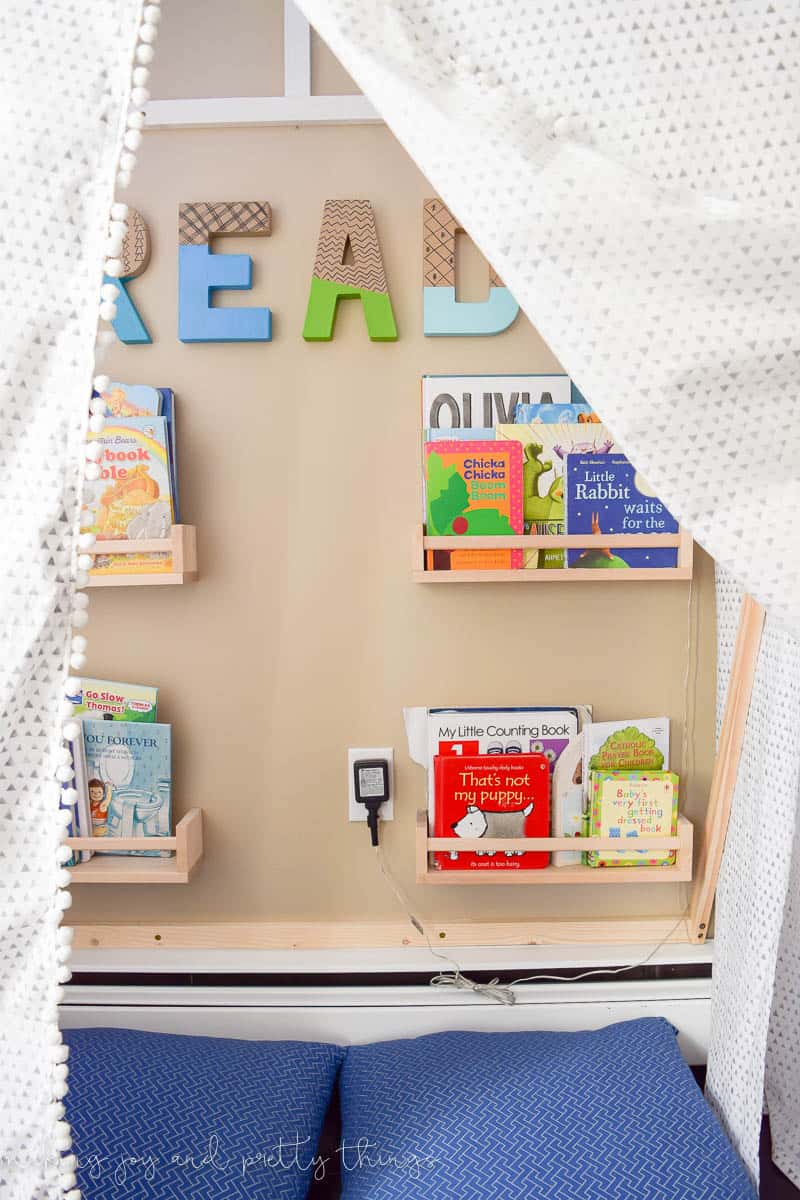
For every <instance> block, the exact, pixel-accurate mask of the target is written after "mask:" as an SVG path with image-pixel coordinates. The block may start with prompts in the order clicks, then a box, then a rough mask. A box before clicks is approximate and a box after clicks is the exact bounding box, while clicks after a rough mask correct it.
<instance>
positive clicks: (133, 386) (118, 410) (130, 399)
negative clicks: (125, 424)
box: [100, 380, 161, 420]
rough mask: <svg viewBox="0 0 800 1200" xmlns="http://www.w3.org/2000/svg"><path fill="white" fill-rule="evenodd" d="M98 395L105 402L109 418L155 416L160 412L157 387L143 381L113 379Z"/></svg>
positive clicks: (159, 398)
mask: <svg viewBox="0 0 800 1200" xmlns="http://www.w3.org/2000/svg"><path fill="white" fill-rule="evenodd" d="M100 395H101V396H102V397H103V399H104V400H105V402H106V407H107V409H108V416H109V418H114V419H115V420H119V419H125V418H127V417H155V416H157V415H158V414H159V413H160V412H161V397H160V396H159V394H158V388H154V387H150V386H149V385H148V384H145V383H119V382H118V381H116V380H115V381H114V382H112V383H110V384H109V385H108V387H107V388H106V390H105V391H104V392H101V393H100Z"/></svg>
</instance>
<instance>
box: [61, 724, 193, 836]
mask: <svg viewBox="0 0 800 1200" xmlns="http://www.w3.org/2000/svg"><path fill="white" fill-rule="evenodd" d="M83 742H84V749H85V753H86V769H87V775H88V794H89V807H90V809H91V820H92V835H93V836H94V837H96V838H97V839H98V841H99V840H100V839H104V841H103V843H102V849H101V848H100V846H98V850H97V851H96V853H102V854H133V855H141V856H150V857H153V856H157V855H163V856H165V857H166V856H169V855H170V854H171V851H160V850H158V849H156V848H154V849H153V850H113V849H111V848H110V847H111V846H113V841H114V838H115V837H127V838H130V837H152V838H153V839H154V840H157V839H158V838H159V837H169V833H170V828H171V824H172V755H171V742H172V727H171V726H170V725H160V724H141V723H140V722H137V721H94V720H89V721H84V722H83Z"/></svg>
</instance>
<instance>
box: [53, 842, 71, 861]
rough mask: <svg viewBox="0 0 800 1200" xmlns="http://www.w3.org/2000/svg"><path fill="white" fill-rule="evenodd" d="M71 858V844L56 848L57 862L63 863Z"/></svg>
mask: <svg viewBox="0 0 800 1200" xmlns="http://www.w3.org/2000/svg"><path fill="white" fill-rule="evenodd" d="M71 858H72V851H71V850H70V848H69V846H59V847H58V849H57V850H56V862H57V863H61V864H63V863H66V862H69V860H70V859H71Z"/></svg>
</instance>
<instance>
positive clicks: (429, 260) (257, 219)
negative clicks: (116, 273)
mask: <svg viewBox="0 0 800 1200" xmlns="http://www.w3.org/2000/svg"><path fill="white" fill-rule="evenodd" d="M460 229H461V226H460V225H459V223H458V221H457V220H456V219H455V218H454V217H453V215H452V214H451V213H450V211H449V210H448V209H447V208H446V206H445V205H444V204H442V202H441V200H426V201H425V202H424V205H423V231H422V268H423V272H422V273H423V289H422V291H423V331H424V333H425V336H426V337H465V336H466V337H485V336H487V335H493V334H497V333H502V332H503V330H505V329H508V327H509V326H510V325H511V324H512V323H513V321H514V320H515V318H516V316H517V313H518V312H519V305H518V304H517V302H516V301H515V300H514V297H513V296H512V295H511V293H510V292H509V290H508V288H507V287H505V286H504V284H503V282H502V280H501V279H500V278H499V277H498V275H497V273H496V272H495V271H494V270H493V269H492V268H489V297H488V299H487V300H485V301H461V300H458V299H457V298H456V255H455V251H456V234H457V233H458V232H459V231H460ZM254 235H257V236H260V237H265V238H266V237H271V236H272V209H271V207H270V205H269V203H268V202H267V201H266V200H227V201H207V200H201V201H193V202H191V203H184V204H180V205H179V206H178V338H179V339H180V341H182V342H269V341H271V340H272V310H271V309H270V308H266V307H252V308H239V307H237V308H224V307H217V306H215V305H214V304H213V298H214V293H215V292H224V291H249V290H250V289H251V288H252V286H253V259H252V257H251V256H250V255H249V254H232V253H218V252H217V251H216V250H212V248H211V241H212V239H213V238H221V237H225V238H233V237H237V236H238V237H245V236H248V237H252V236H254ZM149 256H150V235H149V231H148V229H147V223H146V221H145V219H144V217H143V216H142V215H141V213H139V212H137V211H136V210H135V209H130V210H129V214H128V235H127V236H126V239H125V249H124V250H123V256H122V257H123V266H124V270H123V273H122V275H121V276H120V278H119V279H117V280H114V281H113V282H115V283H116V284H117V286H118V287H119V297H118V299H117V316H116V317H115V319H114V321H113V322H112V325H113V328H114V330H115V332H116V334H117V336H118V337H119V339H120V341H122V342H125V343H126V344H127V345H143V344H146V343H148V342H150V341H152V338H151V337H150V334H149V332H148V330H147V327H146V325H145V323H144V321H143V320H142V317H141V316H140V314H139V312H138V310H137V308H136V304H135V302H134V300H133V298H132V296H131V294H130V291H129V288H128V286H127V285H129V284H130V283H131V281H132V280H133V279H135V278H136V277H137V276H139V275H141V274H142V272H143V271H144V270H145V268H146V267H147V263H148V260H149ZM344 299H356V300H360V302H361V307H362V309H363V313H364V324H365V328H366V333H367V335H368V337H369V338H370V340H371V341H373V342H394V341H396V340H397V325H396V323H395V319H394V311H393V309H392V301H391V297H390V295H389V285H388V282H387V279H386V271H385V268H384V264H383V255H382V254H381V247H380V241H379V240H378V228H377V225H376V222H375V213H374V212H373V208H372V205H371V204H370V202H369V200H326V201H325V205H324V208H323V213H322V225H321V227H320V232H319V237H318V239H317V249H316V254H315V257H314V265H313V269H312V274H311V284H310V288H309V294H308V304H307V307H306V316H305V322H304V324H303V337H304V338H305V340H306V341H308V342H327V341H330V340H331V338H332V337H333V335H334V331H335V327H336V312H337V308H338V304H339V301H340V300H344Z"/></svg>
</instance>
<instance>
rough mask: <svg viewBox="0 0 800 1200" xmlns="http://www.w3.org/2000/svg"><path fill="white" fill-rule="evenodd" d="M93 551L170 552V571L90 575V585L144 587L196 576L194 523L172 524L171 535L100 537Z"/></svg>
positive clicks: (111, 552)
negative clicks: (158, 536)
mask: <svg viewBox="0 0 800 1200" xmlns="http://www.w3.org/2000/svg"><path fill="white" fill-rule="evenodd" d="M89 553H90V554H92V555H94V556H95V557H96V556H97V555H100V554H171V555H172V570H171V571H152V572H149V573H147V574H145V573H142V574H133V573H132V574H130V575H95V574H93V573H90V575H89V584H88V586H89V587H142V586H153V585H158V584H161V585H164V584H168V583H191V582H192V581H193V580H195V579H197V530H196V529H195V527H194V525H173V526H172V528H171V530H170V535H169V537H168V538H139V539H138V540H136V539H133V540H129V539H127V538H118V539H117V538H113V539H106V538H104V539H102V540H101V539H99V538H98V540H97V541H96V542H95V544H94V546H93V547H92V549H91V550H90V551H89Z"/></svg>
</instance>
